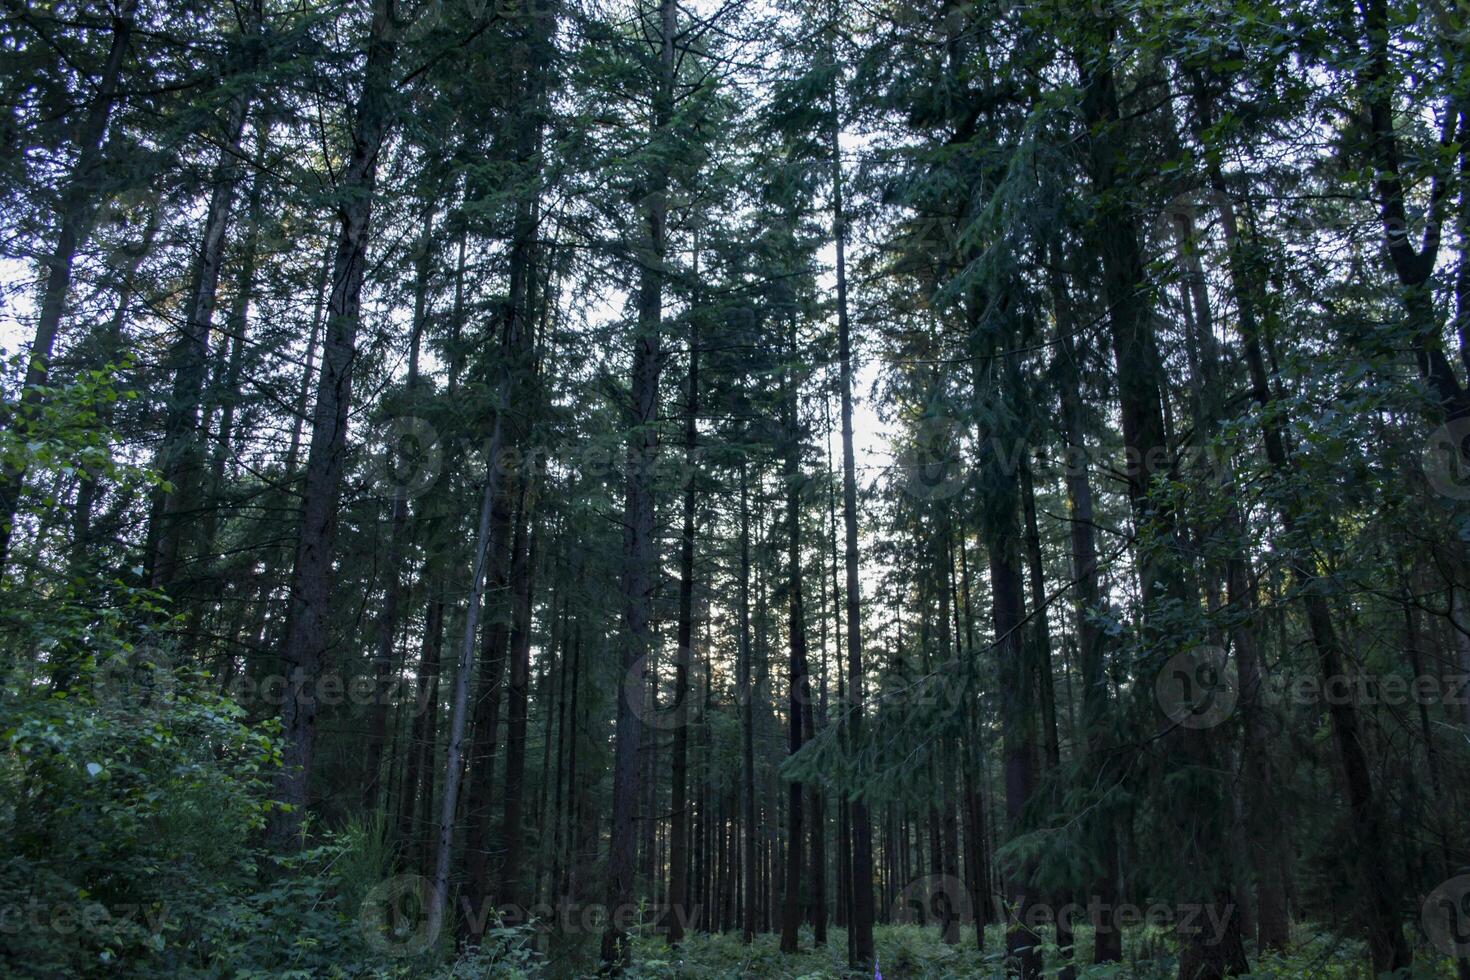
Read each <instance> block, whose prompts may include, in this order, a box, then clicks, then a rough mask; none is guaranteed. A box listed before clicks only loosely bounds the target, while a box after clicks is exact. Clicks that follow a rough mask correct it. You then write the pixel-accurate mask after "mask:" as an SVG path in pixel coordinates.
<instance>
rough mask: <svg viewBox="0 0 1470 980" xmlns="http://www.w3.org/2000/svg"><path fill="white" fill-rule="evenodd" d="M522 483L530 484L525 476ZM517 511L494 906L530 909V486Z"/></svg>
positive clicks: (534, 529) (532, 569)
mask: <svg viewBox="0 0 1470 980" xmlns="http://www.w3.org/2000/svg"><path fill="white" fill-rule="evenodd" d="M527 479H528V480H529V479H531V476H530V475H529V474H528V475H527ZM522 508H523V509H524V510H525V511H526V512H527V514H526V517H525V518H524V519H525V521H526V522H527V523H529V524H530V525H531V530H530V543H529V544H528V545H527V546H526V550H525V557H524V558H523V559H522V561H521V564H520V567H519V568H515V567H512V570H511V581H512V585H511V588H512V595H513V598H512V600H511V603H512V611H511V617H512V619H511V634H510V678H509V684H508V686H507V688H506V724H505V822H504V824H503V825H502V826H501V829H500V839H501V846H502V848H503V850H504V854H505V857H504V859H503V860H502V862H501V866H500V888H499V890H498V894H499V901H500V902H502V903H507V904H516V905H519V906H520V907H522V908H525V907H528V906H529V905H531V904H532V902H531V901H530V900H528V897H527V894H526V889H525V884H524V882H522V881H521V863H522V858H523V855H524V854H525V843H526V829H525V826H524V823H525V821H524V819H523V817H522V810H523V801H524V796H525V784H526V724H527V721H528V720H529V708H530V704H529V701H528V698H527V689H526V687H527V684H528V682H529V681H530V671H531V612H532V609H533V608H534V604H535V590H536V546H537V537H538V533H539V528H538V526H537V524H536V519H535V510H534V508H535V487H534V486H533V487H532V488H530V489H529V490H527V491H526V494H525V499H524V502H523V503H522Z"/></svg>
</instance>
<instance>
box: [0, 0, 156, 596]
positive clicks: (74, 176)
mask: <svg viewBox="0 0 1470 980" xmlns="http://www.w3.org/2000/svg"><path fill="white" fill-rule="evenodd" d="M137 10H138V0H122V3H121V5H120V6H119V7H118V10H117V13H116V14H115V15H114V16H113V18H112V42H111V45H110V46H109V48H108V50H107V60H106V61H105V62H103V65H102V73H101V75H99V76H98V79H97V93H96V94H95V95H94V96H93V97H92V101H91V103H90V104H89V105H88V106H87V114H86V116H84V117H83V118H82V121H81V125H80V126H79V127H78V129H77V134H76V140H75V143H74V145H75V147H76V153H77V155H76V160H75V162H74V163H73V164H72V167H71V170H70V171H69V172H68V173H67V176H66V186H65V188H64V190H63V191H62V193H61V201H60V206H59V208H58V216H57V229H56V247H55V248H53V249H52V251H51V255H50V256H49V257H48V258H47V260H46V285H45V287H44V288H43V291H42V293H41V309H40V316H39V318H38V319H37V321H36V335H35V338H34V339H33V340H32V341H31V349H30V351H29V353H28V357H27V360H26V376H25V384H24V387H23V388H22V390H21V396H20V405H19V406H18V408H10V409H9V411H7V413H6V414H7V415H8V416H9V418H8V419H7V420H6V421H7V424H9V425H10V426H11V427H19V426H23V425H25V424H26V422H27V420H28V419H30V418H32V417H34V416H35V414H36V413H37V412H39V411H40V408H41V403H42V400H43V395H42V393H41V389H42V388H44V387H45V386H46V383H47V379H48V378H49V377H50V371H51V354H52V352H53V350H54V348H55V347H56V335H57V333H58V332H60V329H61V319H62V317H63V316H65V315H66V294H67V292H68V291H69V290H70V289H71V274H72V263H73V261H74V260H75V259H76V254H77V250H78V249H79V248H80V247H81V245H82V242H83V241H84V239H85V237H86V229H87V225H88V223H89V222H90V221H91V217H92V213H93V207H94V199H95V191H96V188H95V187H94V186H93V183H94V182H95V181H96V179H97V172H98V168H99V167H100V166H101V164H102V141H103V137H104V136H106V135H107V123H108V120H110V119H111V118H112V109H113V105H114V103H115V102H116V100H117V87H118V79H119V76H120V75H121V74H122V64H123V59H124V58H125V57H126V56H127V53H128V45H129V43H131V41H132V36H133V18H134V15H135V14H136V13H137ZM12 412H13V413H14V414H11V413H12ZM25 476H26V474H25V469H24V468H23V467H12V466H7V467H6V468H5V471H4V472H3V473H0V571H3V570H4V568H5V565H6V563H7V561H8V560H9V557H10V541H11V537H12V536H13V535H14V534H15V520H16V514H17V511H18V510H19V508H20V496H21V492H22V490H23V489H24V486H25Z"/></svg>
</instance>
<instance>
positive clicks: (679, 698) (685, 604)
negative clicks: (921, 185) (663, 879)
mask: <svg viewBox="0 0 1470 980" xmlns="http://www.w3.org/2000/svg"><path fill="white" fill-rule="evenodd" d="M696 279H697V273H696ZM698 451H699V335H698V328H697V327H696V326H695V321H694V318H693V317H691V318H690V321H689V381H688V388H687V390H686V392H685V402H684V468H685V473H684V481H685V482H684V516H683V520H684V523H683V531H682V533H681V535H680V538H679V623H678V638H677V644H678V649H677V650H676V651H675V654H674V657H675V661H674V747H673V758H672V760H671V762H670V777H669V779H670V783H669V797H670V800H669V809H670V811H671V812H672V815H673V821H672V826H671V828H670V832H671V834H672V839H671V840H670V841H669V912H670V914H669V915H668V917H667V925H666V929H667V935H668V940H669V945H670V946H677V945H678V944H679V942H680V941H681V940H683V938H684V919H685V907H686V906H687V905H688V902H689V899H688V894H687V889H686V885H687V882H686V880H685V878H686V875H687V867H688V861H689V858H688V852H689V799H688V772H689V663H690V660H691V658H692V657H693V655H694V651H693V644H694V531H695V524H694V518H695V508H696V504H697V503H698V492H699V491H698V482H697V477H698V470H697V466H698V457H697V453H698Z"/></svg>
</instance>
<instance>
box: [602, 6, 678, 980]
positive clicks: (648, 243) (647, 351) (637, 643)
mask: <svg viewBox="0 0 1470 980" xmlns="http://www.w3.org/2000/svg"><path fill="white" fill-rule="evenodd" d="M677 33H678V4H677V3H676V0H660V2H659V40H660V59H659V67H660V79H659V86H658V89H657V95H656V98H655V110H654V118H653V132H652V133H651V134H650V135H651V137H652V139H653V140H655V141H656V142H657V141H660V140H662V139H664V138H666V136H667V133H666V131H667V129H668V128H669V126H670V123H671V121H672V119H673V113H674V73H675V70H676V66H675V62H674V40H675V35H676V34H677ZM651 169H652V171H653V172H652V173H651V174H650V175H649V176H650V184H651V187H652V190H651V193H650V194H649V195H648V197H647V199H646V201H645V213H644V219H645V222H646V228H645V239H644V241H642V242H640V243H639V247H638V249H637V255H638V265H639V284H638V322H637V330H636V335H635V336H634V338H633V358H632V386H631V387H632V406H631V407H632V412H631V417H630V418H629V420H628V421H629V423H630V436H629V441H628V457H627V458H628V474H627V480H628V482H627V496H626V498H625V501H624V532H623V563H624V567H623V574H622V583H621V584H622V601H623V614H622V635H621V642H620V646H621V652H622V658H621V664H620V667H621V676H627V674H628V672H630V671H632V670H635V669H637V668H638V666H639V665H640V663H642V662H645V660H646V658H647V656H648V653H649V649H650V641H651V636H650V632H651V631H650V629H649V621H650V619H651V618H652V614H653V590H654V587H655V585H656V581H655V580H656V577H657V576H656V571H657V570H656V567H655V558H654V556H655V547H656V544H655V540H654V500H653V492H654V487H653V465H654V463H655V461H656V460H657V458H658V432H657V423H658V375H659V362H660V360H661V359H662V353H661V351H660V346H661V333H662V329H663V289H664V258H665V249H666V242H665V231H664V221H665V218H666V215H667V209H668V202H667V200H666V199H665V191H666V189H667V186H668V178H667V174H666V173H664V171H663V166H662V165H656V166H654V167H653V168H651ZM618 692H619V693H618V711H617V721H616V727H615V731H614V739H615V746H614V756H613V802H612V838H611V841H610V842H609V850H608V863H607V914H608V924H607V928H606V930H605V931H604V932H603V935H602V962H603V965H604V967H605V968H606V969H608V970H610V971H612V972H621V971H622V970H623V969H624V968H625V967H626V966H627V965H628V963H629V959H630V949H629V943H628V935H627V933H626V932H625V931H624V929H623V927H622V919H623V915H624V914H626V910H627V909H629V908H631V907H632V903H633V869H634V861H635V860H636V857H637V855H636V851H637V837H636V834H635V820H636V816H637V815H636V813H635V811H636V809H637V807H638V798H639V795H640V792H639V791H640V787H639V785H638V784H639V776H640V773H639V768H638V745H639V737H638V736H639V721H638V716H637V710H638V706H636V705H634V704H633V703H632V702H631V701H630V699H629V696H628V692H627V685H626V684H620V685H619V686H618ZM645 816H646V817H647V818H648V819H652V817H653V814H646V815H645Z"/></svg>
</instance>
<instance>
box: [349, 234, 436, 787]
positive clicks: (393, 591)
mask: <svg viewBox="0 0 1470 980" xmlns="http://www.w3.org/2000/svg"><path fill="white" fill-rule="evenodd" d="M425 212H426V213H425V214H424V215H423V219H422V220H423V227H422V228H421V230H420V236H419V243H418V248H417V249H416V251H415V254H414V286H413V324H412V326H411V327H410V328H409V341H408V379H407V384H408V399H409V406H410V409H412V408H413V407H414V406H415V405H416V401H417V400H416V395H417V391H418V386H419V346H420V340H421V338H422V336H423V331H424V324H425V321H426V318H427V316H428V295H429V274H430V272H431V271H432V269H433V239H434V233H433V228H434V216H433V212H432V209H431V208H426V209H425ZM396 448H397V447H394V446H389V447H387V451H388V453H390V454H391V453H392V452H394V450H395V449H396ZM390 465H391V464H390ZM396 489H397V492H396V493H395V494H394V497H393V516H392V519H391V523H390V526H389V530H388V559H387V566H388V567H387V576H388V583H387V585H386V587H385V588H384V590H383V605H382V607H381V608H380V609H379V610H378V621H377V623H376V624H375V632H376V635H375V637H374V648H375V649H374V656H373V690H374V692H375V695H374V697H373V702H372V704H371V705H369V706H368V717H367V736H366V744H365V745H364V746H363V763H362V770H363V796H362V806H363V809H364V810H369V811H370V810H372V809H373V808H374V807H375V806H377V803H378V800H379V792H378V789H379V769H381V768H382V758H383V742H384V740H385V739H386V737H387V730H388V695H389V685H390V682H391V675H392V674H393V673H394V672H395V671H396V670H397V668H398V664H397V662H396V658H395V657H394V655H393V653H394V644H393V641H394V638H396V637H397V636H398V608H399V606H400V604H401V603H402V599H403V584H404V583H403V564H404V561H405V554H404V552H405V551H406V550H407V545H408V541H407V538H408V537H409V535H410V531H409V519H408V497H409V495H408V493H407V492H405V488H402V487H398V488H396Z"/></svg>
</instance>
